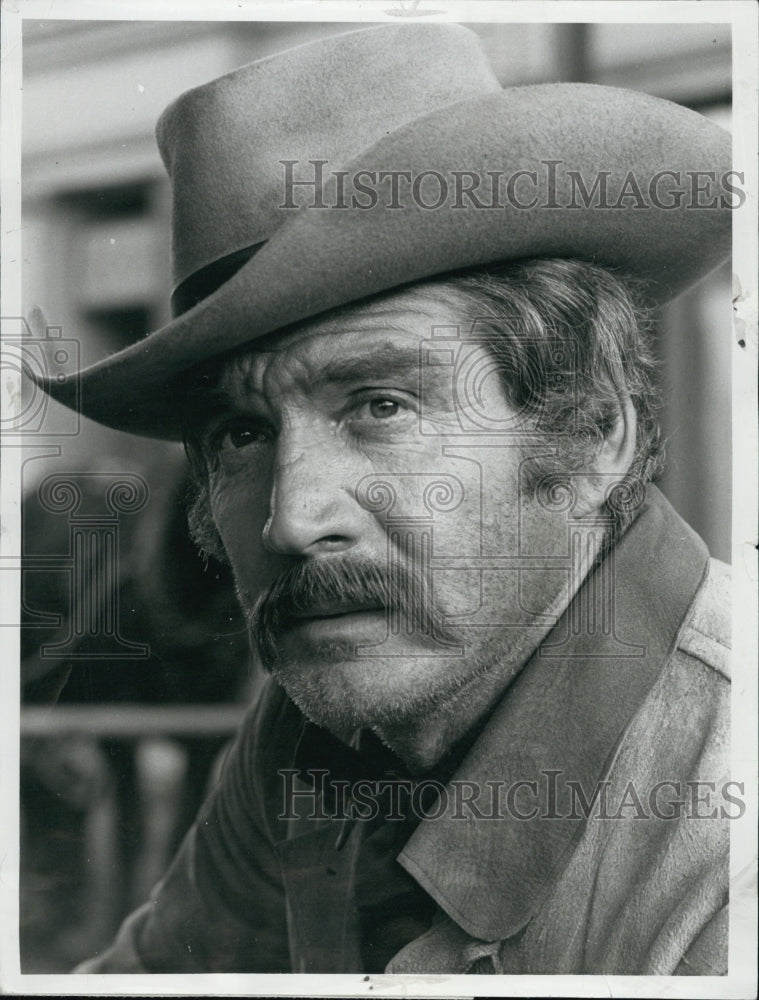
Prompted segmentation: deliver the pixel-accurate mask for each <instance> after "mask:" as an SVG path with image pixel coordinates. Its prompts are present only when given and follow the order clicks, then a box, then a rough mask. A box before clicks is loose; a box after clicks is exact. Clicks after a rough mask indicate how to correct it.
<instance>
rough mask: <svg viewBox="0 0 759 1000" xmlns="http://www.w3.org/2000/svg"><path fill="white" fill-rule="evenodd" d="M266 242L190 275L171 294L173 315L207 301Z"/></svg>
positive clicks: (225, 257)
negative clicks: (204, 300)
mask: <svg viewBox="0 0 759 1000" xmlns="http://www.w3.org/2000/svg"><path fill="white" fill-rule="evenodd" d="M265 242H266V240H261V242H260V243H253V244H251V246H248V247H243V248H242V250H235V251H234V253H228V254H225V255H224V256H223V257H220V258H219V259H218V260H214V261H212V262H211V263H210V264H206V265H205V267H201V268H198V270H197V271H195V272H193V274H190V275H189V276H188V277H187V278H185V279H184V281H181V282H180V283H179V284H178V285H177V287H176V288H175V289H174V291H173V292H172V294H171V315H172V316H174V317H175V318H176V317H177V316H181V315H182V313H186V312H187V311H188V310H189V309H192V307H193V306H196V305H197V304H198V302H202V301H203V299H207V298H208V296H209V295H211V294H212V292H215V291H216V289H217V288H220V287H221V286H222V285H223V284H224V283H225V282H226V281H229V279H230V278H231V277H232V275H233V274H236V273H237V272H238V271H239V270H240V268H241V267H242V266H243V264H245V263H247V261H249V260H250V258H251V257H252V256H253V254H255V253H256V252H257V251H258V250H260V249H261V247H262V246H263V245H264V243H265Z"/></svg>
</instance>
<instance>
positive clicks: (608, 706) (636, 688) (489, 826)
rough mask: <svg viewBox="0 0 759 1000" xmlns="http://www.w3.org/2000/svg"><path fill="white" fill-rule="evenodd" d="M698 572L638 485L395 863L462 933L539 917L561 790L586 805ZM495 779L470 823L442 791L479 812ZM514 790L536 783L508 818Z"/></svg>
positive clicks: (563, 831)
mask: <svg viewBox="0 0 759 1000" xmlns="http://www.w3.org/2000/svg"><path fill="white" fill-rule="evenodd" d="M707 564H708V553H707V551H706V548H705V546H704V544H703V542H702V541H701V539H700V538H699V537H698V536H697V535H696V534H695V532H693V531H692V529H691V528H689V527H688V525H687V524H685V522H684V521H683V520H682V519H681V518H680V517H679V516H678V515H677V514H676V513H675V511H674V510H673V508H672V507H671V506H670V504H669V503H668V502H667V500H666V499H665V498H664V497H663V496H662V494H661V493H660V492H659V491H658V490H657V489H656V488H655V487H653V486H649V487H648V491H647V497H646V500H645V503H644V505H643V507H642V509H641V511H640V513H639V515H638V517H637V518H636V520H635V522H634V523H633V525H632V526H631V527H630V528H629V529H628V531H627V532H626V533H625V535H623V537H622V538H621V539H620V540H619V542H618V543H617V545H616V546H615V547H614V548H613V549H612V550H611V551H610V553H609V555H608V556H607V558H606V559H605V560H604V562H603V563H601V564H600V566H598V567H597V568H596V569H595V570H594V571H593V573H592V574H591V575H590V576H589V577H588V578H587V579H586V580H585V582H584V584H583V585H582V587H581V588H580V590H579V591H578V593H577V595H576V597H575V599H574V601H573V602H572V604H571V605H570V607H569V608H568V609H567V611H566V612H565V613H564V614H563V616H562V618H561V619H560V620H559V622H558V623H557V624H556V626H555V627H554V628H553V629H552V631H551V632H550V633H549V635H548V636H547V638H546V639H545V641H544V642H543V643H542V644H541V646H540V647H539V649H538V650H537V651H536V653H535V654H534V655H533V656H532V657H531V659H530V660H529V661H528V663H527V665H526V666H525V667H524V669H523V670H522V671H521V673H520V674H519V676H518V677H517V678H516V680H515V681H514V683H513V684H512V685H511V687H510V688H509V691H508V694H507V695H506V697H505V698H504V699H503V701H502V702H501V704H500V705H499V706H498V707H497V708H496V710H495V711H494V713H493V714H492V716H491V718H490V720H489V721H488V723H487V725H486V727H485V729H484V730H483V733H482V735H481V737H480V738H479V739H478V741H477V743H476V744H475V745H474V747H473V748H472V750H471V751H470V753H469V754H468V756H467V757H466V759H465V760H464V762H463V763H462V764H461V766H460V767H459V769H458V771H457V772H456V773H455V775H454V778H453V779H452V782H451V783H450V784H449V785H448V787H447V792H448V794H447V807H446V809H445V811H444V812H443V814H442V815H441V816H440V817H439V818H437V819H434V820H433V819H425V820H424V821H423V822H422V823H421V824H420V825H419V827H418V828H417V830H416V831H415V833H414V835H413V836H412V837H411V838H410V839H409V841H408V843H407V844H406V846H405V848H404V849H403V851H402V852H401V854H400V855H399V859H398V860H399V861H400V863H401V864H402V865H403V866H404V867H405V868H406V870H407V871H408V872H409V873H410V874H411V875H412V876H413V877H414V878H416V880H417V881H418V882H419V883H420V884H421V885H422V886H423V887H424V888H425V889H426V890H427V892H429V893H430V895H431V896H432V897H433V898H434V899H435V901H436V902H437V903H438V905H439V906H440V907H441V908H442V909H443V910H444V911H445V912H446V913H447V914H448V916H449V917H451V918H452V919H453V920H454V921H455V922H456V923H457V924H458V925H459V926H460V927H461V928H462V929H463V930H464V931H465V932H466V933H467V934H469V935H471V936H473V937H476V938H480V939H483V940H485V941H495V940H500V939H503V938H506V937H510V936H512V935H513V934H516V933H517V932H518V931H519V930H520V929H521V928H523V927H524V926H525V925H526V924H527V922H528V921H529V920H530V919H531V917H532V916H533V915H534V914H535V912H536V911H537V910H538V908H539V906H540V904H541V902H542V900H543V898H544V896H545V894H546V893H547V892H548V890H549V889H550V887H551V885H552V884H553V883H554V882H555V881H556V879H557V878H558V877H559V875H560V874H561V872H562V871H563V869H564V868H565V866H566V864H567V863H568V861H569V857H570V855H571V853H572V849H573V846H574V845H575V843H576V842H577V840H578V839H579V837H580V835H581V834H582V831H583V829H584V826H585V820H584V818H578V819H574V818H568V814H569V813H570V812H571V805H570V800H569V787H570V786H568V785H567V782H568V781H573V782H579V784H580V787H581V788H582V790H583V792H584V794H585V796H586V798H587V799H590V797H591V796H592V793H593V790H594V788H595V787H596V785H597V783H598V782H599V781H600V780H601V779H602V778H603V776H604V773H605V771H606V770H607V768H608V766H609V764H610V762H611V760H612V758H613V755H614V751H615V748H616V746H617V744H618V742H619V740H620V738H621V736H622V735H623V733H624V731H625V729H626V727H627V725H628V724H629V722H630V720H631V719H632V717H633V716H634V714H635V713H636V711H637V709H638V708H639V706H640V705H641V703H642V702H643V700H644V699H645V697H646V695H647V694H648V692H649V691H650V689H651V687H652V686H653V685H654V683H655V681H656V679H657V678H658V677H659V675H660V673H661V671H662V670H663V668H664V666H665V665H666V663H667V661H668V660H669V659H670V657H671V656H672V654H673V653H674V650H675V648H676V644H677V640H678V636H679V633H680V631H681V629H682V627H683V625H684V623H685V620H686V617H687V613H688V610H689V608H690V606H691V603H692V601H693V598H694V595H695V594H696V592H697V591H698V589H699V587H700V585H701V583H702V581H703V579H704V576H705V573H706V568H707ZM494 781H500V782H502V783H503V784H502V787H501V791H500V793H499V794H500V796H501V800H500V806H497V807H496V816H497V818H496V819H481V818H477V819H475V818H474V815H473V814H472V810H471V809H470V808H469V807H468V806H465V805H464V804H463V803H462V795H461V793H460V792H459V793H458V794H457V791H456V787H455V786H456V785H458V788H459V790H460V789H462V788H463V787H464V786H463V784H462V783H463V782H471V783H472V786H471V787H472V788H473V789H474V792H469V791H467V792H466V795H465V797H471V796H472V795H473V794H476V793H477V792H480V793H481V794H480V798H479V799H476V800H475V801H476V804H477V805H478V806H479V809H480V811H481V812H482V813H485V814H486V815H487V814H488V813H490V814H492V812H493V782H494ZM520 781H522V782H528V781H529V782H534V783H535V785H533V786H522V788H521V791H520V792H519V793H518V794H517V795H516V797H515V798H514V799H513V801H512V802H511V805H512V808H508V804H509V803H508V800H507V799H506V791H507V789H509V788H511V787H513V786H514V785H515V783H516V782H520ZM488 782H490V784H488ZM444 803H445V798H442V799H441V808H442V805H443V804H444ZM517 810H518V811H519V812H521V813H522V814H530V813H532V812H534V813H535V816H534V818H532V819H522V818H519V817H517V815H516V811H517ZM580 816H581V817H582V813H580Z"/></svg>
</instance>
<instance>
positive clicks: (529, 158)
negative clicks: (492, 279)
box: [40, 84, 731, 439]
mask: <svg viewBox="0 0 759 1000" xmlns="http://www.w3.org/2000/svg"><path fill="white" fill-rule="evenodd" d="M314 152H315V156H318V150H315V151H314ZM550 164H554V166H553V167H552V166H551V165H550ZM338 166H339V168H340V169H341V170H344V171H347V174H346V181H345V182H344V191H343V196H342V202H341V204H345V203H347V205H348V207H347V208H342V207H341V208H336V207H329V206H330V205H332V204H333V203H334V202H333V201H330V200H329V196H328V195H325V199H324V201H325V203H326V204H327V206H328V207H326V208H317V207H311V208H301V209H298V210H294V211H292V210H287V209H284V208H283V209H282V210H281V211H282V213H283V215H284V216H285V220H284V221H283V224H282V225H281V226H280V227H279V228H278V229H277V230H276V231H275V232H274V234H273V235H272V236H271V238H270V239H269V240H268V241H267V242H266V243H265V244H264V246H263V247H262V248H261V249H260V250H259V251H258V252H257V253H256V254H255V256H253V257H252V258H251V259H250V260H249V261H248V262H247V263H246V264H244V265H243V266H242V267H241V268H240V270H238V271H237V273H236V274H234V275H233V277H231V278H230V279H229V280H228V281H227V282H225V283H224V284H223V285H222V286H221V287H219V288H218V289H217V290H216V291H215V292H214V293H213V294H211V295H210V296H209V297H208V298H206V299H204V300H203V301H201V302H200V303H198V305H196V306H194V307H193V308H192V309H191V310H189V311H188V312H186V313H184V314H183V315H181V316H179V317H178V318H177V319H174V320H172V321H171V322H170V323H168V324H166V325H165V326H164V327H162V328H161V329H160V330H158V331H156V332H154V333H151V334H149V335H148V336H146V337H145V338H144V339H143V340H142V341H140V342H138V343H137V344H135V345H133V346H131V347H129V348H127V349H125V350H123V351H121V352H119V353H117V354H114V355H113V356H111V357H109V358H107V359H105V360H104V361H101V362H99V363H98V364H96V365H93V366H92V367H90V368H88V369H85V370H83V371H82V372H80V373H78V375H77V376H75V377H73V378H69V379H67V380H66V381H64V382H57V381H53V380H43V379H40V384H41V385H43V387H44V389H45V390H46V391H47V392H49V393H50V395H51V396H53V397H54V398H56V399H58V400H60V401H61V402H63V403H64V404H66V405H68V406H72V407H74V406H75V407H77V408H78V409H79V410H80V411H81V412H82V413H84V414H85V415H86V416H89V417H91V418H93V419H94V420H97V421H99V422H100V423H103V424H106V425H108V426H112V427H116V428H118V429H120V430H126V431H131V432H133V433H137V434H143V435H147V436H152V437H161V438H175V439H179V438H181V436H182V424H183V422H184V420H185V417H186V413H185V410H184V407H183V405H182V396H183V387H184V386H185V384H186V383H187V381H188V380H187V373H188V372H189V370H190V369H192V368H193V367H194V366H195V365H197V364H198V363H200V362H202V361H204V360H206V359H209V358H211V357H213V356H216V355H219V354H222V353H225V352H227V351H230V350H233V349H235V348H237V347H240V346H241V345H243V344H245V343H247V342H250V341H254V340H255V339H256V338H258V337H261V336H263V335H264V334H267V333H271V332H272V331H275V330H277V329H280V328H282V327H285V326H288V325H290V324H292V323H295V322H298V321H302V320H305V319H308V318H311V317H314V316H316V315H317V314H319V313H322V312H324V311H326V310H329V309H333V308H335V307H338V306H341V305H344V304H346V303H348V302H351V301H355V300H359V299H363V298H365V297H367V296H370V295H374V294H376V293H379V292H383V291H387V290H389V289H392V288H395V287H398V286H401V285H404V284H407V283H408V282H412V281H418V280H422V279H426V278H430V277H432V276H435V275H439V274H444V273H446V272H449V271H454V270H460V269H462V268H467V267H473V266H477V265H482V264H488V263H493V262H496V261H506V260H516V259H522V258H529V257H575V258H581V259H586V260H591V261H594V262H595V263H598V264H601V265H604V266H607V267H612V268H616V269H619V270H621V271H622V272H624V273H625V274H626V275H628V276H630V277H631V278H633V279H636V280H637V281H639V282H641V283H642V286H643V287H644V288H645V290H646V294H647V297H648V300H649V302H650V303H651V304H652V305H658V304H661V303H663V302H666V301H668V300H669V299H671V298H673V297H674V296H675V295H677V294H679V293H680V292H681V291H683V290H684V289H685V288H687V287H688V286H690V285H692V284H693V283H695V282H696V281H698V280H699V279H700V278H701V277H703V276H704V275H705V274H707V273H708V272H709V271H711V270H712V269H713V268H714V267H716V266H717V265H718V264H719V263H720V262H721V261H722V260H724V259H725V257H726V256H727V255H728V254H729V252H730V241H731V211H730V207H731V206H730V200H729V198H727V197H726V196H725V192H723V191H721V190H720V189H719V184H720V181H721V179H722V178H724V177H725V175H726V174H727V173H728V172H729V171H730V167H731V142H730V136H729V134H728V133H726V132H725V131H724V130H722V129H721V128H719V127H717V126H716V125H714V124H713V123H711V122H709V121H708V120H707V119H705V118H704V117H703V116H701V115H699V114H696V113H695V112H692V111H689V110H687V109H686V108H683V107H681V106H679V105H676V104H672V103H670V102H668V101H663V100H660V99H657V98H653V97H650V96H648V95H645V94H640V93H634V92H630V91H625V90H619V89H616V88H610V87H601V86H595V85H590V84H545V85H540V86H533V87H521V88H513V89H510V90H504V91H502V92H500V93H497V94H493V95H488V96H484V97H478V98H476V99H472V100H467V101H462V102H461V103H459V104H456V105H453V106H450V107H447V108H445V109H442V110H440V111H436V112H434V113H432V114H430V115H427V116H425V117H423V118H419V119H416V120H415V121H413V122H411V123H409V124H408V125H406V126H404V127H403V128H401V129H398V130H397V131H395V132H392V133H391V134H389V135H388V136H386V137H385V138H384V139H383V140H381V141H380V142H378V143H376V144H375V145H374V146H372V147H371V148H370V149H368V150H367V151H366V152H365V153H364V154H362V155H361V156H359V157H357V158H356V159H354V160H353V161H352V162H351V163H348V164H340V165H335V167H334V169H337V168H338ZM332 169H333V168H332V165H331V164H328V165H327V166H326V167H325V176H327V175H328V172H329V171H330V170H332ZM399 170H402V171H406V172H408V173H409V175H410V176H411V177H412V178H418V177H420V176H421V175H422V174H425V173H429V172H430V171H435V172H437V173H438V174H439V175H441V176H442V177H443V178H452V177H453V176H454V175H455V174H456V173H457V172H458V173H459V174H462V172H464V173H472V174H474V175H476V176H477V177H480V178H483V179H485V178H489V177H490V174H489V172H494V173H498V174H500V175H501V181H500V182H499V199H498V205H497V207H489V205H490V204H491V202H489V201H488V197H489V196H490V195H491V194H492V187H491V188H489V189H488V193H487V194H486V193H485V191H484V189H483V190H481V191H480V192H479V196H478V198H477V200H478V201H479V202H480V204H479V206H478V204H476V203H475V201H473V200H472V199H471V198H465V197H463V196H462V197H461V198H460V199H459V200H460V202H461V205H460V206H456V204H455V202H454V201H453V198H449V199H448V201H447V202H446V204H444V205H443V206H441V207H440V208H431V207H429V205H430V204H433V203H434V196H433V197H432V198H431V197H430V194H429V191H427V192H426V193H425V194H422V189H421V188H420V189H419V191H418V192H417V193H418V194H419V197H418V198H414V197H412V196H410V195H408V196H407V197H406V198H405V200H404V201H403V202H402V204H401V207H399V208H390V207H389V204H388V199H387V198H385V197H380V198H378V199H377V204H376V205H374V206H370V207H353V206H352V201H351V199H352V195H353V194H355V193H356V192H355V191H354V190H353V189H352V188H351V178H352V177H354V176H355V175H356V174H357V173H358V172H359V171H364V172H366V171H368V172H369V175H372V174H374V175H376V176H379V174H380V172H381V171H399ZM518 171H532V172H533V173H534V175H535V177H536V181H535V183H533V182H532V178H531V177H526V175H523V177H525V178H526V179H525V180H524V183H526V184H528V185H529V199H528V198H527V197H526V195H525V193H524V190H523V189H519V188H517V187H516V186H514V187H513V188H512V192H511V193H512V195H513V198H512V199H511V200H510V199H509V197H508V196H507V191H506V187H507V182H508V179H509V178H512V180H513V178H514V176H515V175H516V173H517V172H518ZM663 172H667V175H666V176H662V174H663ZM573 175H574V179H573ZM600 175H606V180H605V183H606V195H605V197H601V195H602V193H603V192H602V191H601V190H599V189H597V191H596V197H595V199H592V198H591V199H590V204H588V205H586V204H585V198H584V195H583V194H582V190H581V189H579V188H578V182H577V179H576V178H577V177H579V178H581V179H582V184H583V188H584V190H585V191H586V192H591V191H592V189H593V185H594V183H596V182H597V180H598V178H599V176H600ZM361 176H362V177H363V178H364V183H365V182H366V177H367V176H368V175H367V174H366V173H363V174H362V175H361ZM657 176H658V177H659V178H660V179H662V180H663V181H665V182H666V183H664V184H663V185H661V186H660V185H659V182H657V187H656V189H655V197H654V198H653V199H652V198H651V197H650V195H651V183H652V179H655V178H656V177H657ZM694 176H695V177H696V180H695V181H694V179H693V178H694ZM631 177H632V178H633V181H630V178H631ZM677 178H679V182H678V181H677ZM712 178H713V180H712ZM432 180H433V182H434V178H433V179H432ZM435 183H439V182H435ZM466 183H467V184H471V183H472V182H469V181H467V182H466ZM491 183H492V182H491ZM625 185H626V187H625ZM667 185H669V187H670V188H672V190H668V189H667ZM710 185H711V186H710ZM715 185H717V187H715ZM636 187H637V191H639V192H640V194H641V195H642V197H643V201H644V203H645V204H642V203H641V200H640V198H639V197H638V194H637V191H636ZM678 190H679V191H680V194H679V195H677V191H678ZM625 191H627V196H626V197H623V196H624V194H625ZM694 192H695V194H694ZM491 201H492V199H491ZM357 202H358V203H359V205H362V206H363V205H366V204H367V198H366V197H365V196H363V197H359V198H357ZM422 202H424V204H423V203H422ZM527 203H529V204H530V206H531V207H529V208H525V207H521V206H522V205H525V204H527ZM425 204H426V206H428V207H425Z"/></svg>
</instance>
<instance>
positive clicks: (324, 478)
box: [262, 433, 361, 556]
mask: <svg viewBox="0 0 759 1000" xmlns="http://www.w3.org/2000/svg"><path fill="white" fill-rule="evenodd" d="M346 478H347V477H346V464H345V461H344V460H342V457H341V456H340V454H339V449H337V448H336V445H335V441H334V439H331V438H329V439H327V440H324V439H320V438H319V436H317V435H315V434H313V433H309V434H307V435H304V434H300V435H299V434H292V433H290V434H288V433H283V434H282V435H281V436H280V439H279V441H278V443H277V452H276V457H275V465H274V470H273V476H272V484H271V499H270V504H269V517H268V519H267V521H266V524H265V525H264V529H263V533H262V541H263V545H264V548H266V549H268V550H269V551H270V552H274V553H277V554H279V555H289V556H317V555H320V554H328V553H333V552H344V551H346V550H347V549H350V548H352V547H353V546H354V545H356V544H358V541H359V533H360V530H361V508H360V507H359V505H358V504H357V502H356V500H355V498H354V497H353V494H352V492H351V490H350V488H349V487H346V485H345V484H346Z"/></svg>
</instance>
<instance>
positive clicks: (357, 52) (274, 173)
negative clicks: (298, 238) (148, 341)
mask: <svg viewBox="0 0 759 1000" xmlns="http://www.w3.org/2000/svg"><path fill="white" fill-rule="evenodd" d="M500 89H501V88H500V84H499V83H498V80H497V78H496V76H495V74H494V73H493V70H492V69H491V67H490V64H489V63H488V61H487V59H486V57H485V55H484V53H483V51H482V49H481V47H480V42H479V38H478V36H477V35H475V34H474V33H473V32H471V31H469V30H468V29H466V28H462V27H461V26H459V25H455V24H438V25H382V26H380V27H376V28H369V29H362V30H358V31H350V32H346V33H345V34H342V35H336V36H330V37H329V38H324V39H320V40H318V41H314V42H308V43H306V44H304V45H299V46H297V47H296V48H292V49H288V50H287V51H285V52H281V53H277V54H275V55H272V56H268V57H267V58H265V59H260V60H258V61H256V62H253V63H249V64H248V65H246V66H242V67H241V68H239V69H236V70H234V71H232V72H231V73H227V74H226V75H225V76H222V77H220V78H218V79H216V80H213V81H211V82H210V83H207V84H203V85H202V86H199V87H195V88H193V89H192V90H189V91H186V92H185V93H184V94H182V95H181V96H180V97H178V98H177V99H176V100H175V101H174V102H173V103H172V104H170V105H169V107H168V108H167V109H166V110H165V111H164V113H163V114H162V115H161V117H160V119H159V121H158V124H157V126H156V137H157V141H158V146H159V149H160V152H161V156H162V159H163V162H164V165H165V167H166V169H167V171H168V173H169V176H170V177H171V181H172V189H173V206H172V256H173V278H174V285H175V288H176V287H177V286H178V285H180V284H181V283H182V282H183V281H185V280H186V279H187V278H188V277H189V276H191V275H192V274H193V273H195V272H197V271H199V270H200V269H202V268H204V267H207V266H208V265H211V264H213V263H214V262H215V261H218V260H220V259H221V258H224V257H226V256H228V255H230V254H234V253H236V252H239V251H244V250H245V249H247V248H253V247H255V246H257V245H258V244H260V243H262V242H264V241H265V240H266V239H268V238H269V237H270V236H271V234H272V233H273V232H274V231H275V230H276V229H278V228H279V226H280V225H282V224H283V223H284V222H286V221H287V219H288V218H291V217H292V214H293V210H292V209H283V208H281V207H280V206H281V205H282V202H283V195H284V190H283V177H284V168H283V166H282V161H287V160H291V161H296V162H297V163H299V164H304V165H307V164H308V163H309V161H311V160H315V159H319V160H326V161H328V164H329V168H328V169H334V168H335V167H336V166H338V165H339V163H341V162H345V161H347V160H350V159H352V158H353V157H354V156H357V155H358V154H359V153H360V152H361V151H362V150H364V149H367V148H369V147H370V146H372V145H373V144H374V143H375V142H376V141H378V140H379V139H381V138H382V137H383V136H384V135H387V134H389V133H391V132H393V131H395V130H396V129H398V128H400V127H401V126H402V125H405V124H407V123H408V122H410V121H413V120H414V119H417V118H421V117H423V116H424V115H426V114H428V113H429V112H431V111H435V110H438V109H439V108H443V107H445V106H446V105H450V104H454V103H457V102H459V101H461V100H466V99H467V98H470V97H476V96H478V95H481V94H486V93H493V92H497V91H499V90H500ZM292 195H293V198H294V201H295V203H296V204H298V203H299V202H301V203H302V202H304V201H306V200H307V199H308V197H309V191H308V189H307V188H303V187H301V186H294V187H293V191H292ZM311 197H313V191H311Z"/></svg>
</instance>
